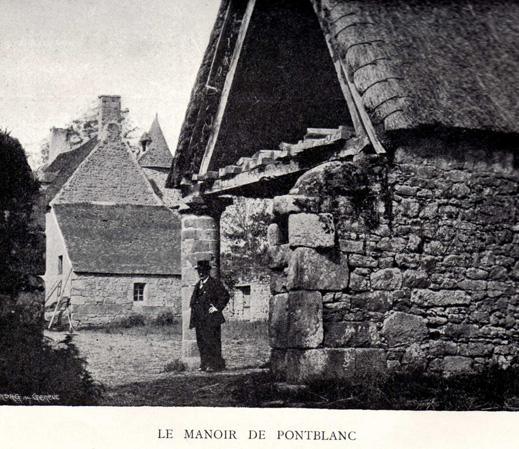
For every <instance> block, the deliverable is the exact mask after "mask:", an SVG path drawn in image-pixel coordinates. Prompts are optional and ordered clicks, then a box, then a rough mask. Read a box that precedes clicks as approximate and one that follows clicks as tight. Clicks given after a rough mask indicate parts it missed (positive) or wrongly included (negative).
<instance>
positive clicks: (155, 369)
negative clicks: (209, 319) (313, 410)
mask: <svg viewBox="0 0 519 449" xmlns="http://www.w3.org/2000/svg"><path fill="white" fill-rule="evenodd" d="M46 335H47V336H48V337H49V338H52V339H53V340H54V341H56V342H59V341H61V340H63V339H64V338H65V336H66V332H55V331H47V332H46ZM73 343H74V344H75V345H76V347H77V348H78V350H79V352H80V355H81V357H83V358H84V359H85V360H86V362H87V369H88V370H89V372H90V373H91V375H92V377H93V378H94V379H95V380H96V381H98V382H100V383H102V384H103V385H104V387H105V389H106V393H105V397H104V400H103V405H204V404H205V402H204V400H205V399H207V393H208V394H209V396H215V395H217V394H218V391H217V390H218V385H221V384H222V382H223V383H225V382H227V381H228V380H232V379H236V377H237V376H243V375H248V374H250V373H254V372H260V371H261V367H262V366H264V365H265V364H266V363H267V362H268V359H269V356H270V347H269V344H268V336H267V326H266V323H248V324H246V323H226V324H225V325H224V326H223V327H222V346H223V348H222V349H223V354H224V357H225V359H226V362H227V370H226V371H225V372H224V373H215V374H205V373H199V372H197V371H177V370H176V369H174V367H175V365H176V364H177V363H178V361H179V360H180V358H181V344H182V343H181V330H180V326H179V325H170V326H142V327H133V328H129V329H125V328H109V329H102V330H100V329H97V330H92V329H90V330H89V329H85V330H79V331H78V332H77V333H76V334H75V335H74V336H73ZM172 367H173V368H172ZM218 379H219V380H218ZM224 380H225V382H224ZM166 384H167V385H169V387H168V388H169V389H170V390H171V388H173V390H174V391H175V393H174V394H173V390H171V391H170V393H171V394H167V392H166V394H165V392H164V386H165V385H166ZM215 385H216V386H215ZM178 391H182V392H183V396H182V397H179V396H178ZM204 398H205V399H204ZM179 401H180V403H179ZM200 401H201V402H200Z"/></svg>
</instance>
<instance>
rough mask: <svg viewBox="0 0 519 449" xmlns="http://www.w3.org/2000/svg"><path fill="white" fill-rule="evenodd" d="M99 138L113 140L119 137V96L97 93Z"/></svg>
mask: <svg viewBox="0 0 519 449" xmlns="http://www.w3.org/2000/svg"><path fill="white" fill-rule="evenodd" d="M98 120H99V140H109V141H115V140H119V139H120V137H121V121H122V117H121V97H120V96H119V95H99V119H98Z"/></svg>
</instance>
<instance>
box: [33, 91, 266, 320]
mask: <svg viewBox="0 0 519 449" xmlns="http://www.w3.org/2000/svg"><path fill="white" fill-rule="evenodd" d="M124 117H125V114H124V111H121V99H120V97H118V96H101V97H99V105H98V117H97V118H96V119H95V120H90V118H89V119H86V121H85V123H84V124H83V125H82V126H83V128H87V132H86V133H82V134H84V135H83V136H82V137H81V136H80V135H79V134H78V132H76V130H73V129H61V128H52V129H51V137H50V139H49V141H50V142H49V143H50V144H49V160H48V162H47V163H46V165H45V166H44V167H42V168H41V169H40V170H39V172H38V176H39V178H40V181H41V184H42V189H43V191H44V196H45V204H46V210H47V211H46V214H45V215H46V217H45V229H46V232H45V233H46V272H45V285H46V304H47V305H50V306H51V307H49V309H50V311H51V312H50V313H49V314H48V317H49V319H51V317H52V315H53V310H54V307H52V306H53V305H54V304H56V303H57V302H59V304H60V307H59V309H60V310H64V309H67V308H68V311H69V312H71V313H72V318H73V322H74V323H77V322H80V323H81V324H83V325H84V324H95V325H101V324H107V323H111V322H114V321H118V320H121V319H124V318H128V317H131V316H132V315H136V314H138V315H145V316H148V317H152V318H153V317H157V316H158V315H160V314H163V313H167V314H168V315H170V316H171V315H173V316H174V317H178V319H180V317H181V298H180V288H181V281H180V279H181V267H180V218H179V214H178V212H177V211H176V209H178V208H179V206H180V204H181V203H180V201H179V195H178V192H175V191H174V190H171V189H166V188H165V183H166V178H167V176H168V173H169V170H170V168H171V163H172V155H171V152H170V150H169V148H168V145H167V142H166V140H165V138H164V135H163V133H162V130H161V128H160V124H159V122H158V118H157V117H156V118H155V120H154V121H153V124H152V125H151V128H150V130H149V131H148V132H145V133H144V134H143V135H142V137H141V138H140V142H139V143H140V150H139V151H138V152H137V151H135V149H133V150H134V151H132V148H130V147H129V145H128V144H127V141H125V139H124V137H125V136H124V125H125V123H124V120H125V118H124ZM96 126H97V133H96V132H95V131H96V130H95V127H96ZM89 137H91V138H89ZM81 139H82V141H81ZM229 219H230V220H232V216H231V217H230V218H229ZM233 293H234V294H233V298H232V300H231V302H230V304H229V306H228V308H227V310H226V317H227V319H230V320H239V321H265V320H266V318H267V314H268V298H269V292H268V283H267V284H265V282H263V280H261V279H257V277H254V276H248V275H246V274H245V275H242V276H241V277H240V282H238V283H237V284H236V285H235V287H234V291H233Z"/></svg>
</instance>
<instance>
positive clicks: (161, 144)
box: [139, 114, 173, 168]
mask: <svg viewBox="0 0 519 449" xmlns="http://www.w3.org/2000/svg"><path fill="white" fill-rule="evenodd" d="M147 137H148V138H150V139H151V142H150V143H149V144H148V147H147V149H146V151H145V152H144V153H143V154H142V156H141V157H140V158H139V164H140V165H141V166H142V167H159V168H170V167H171V161H172V160H173V156H172V155H171V151H169V147H168V144H167V143H166V139H165V138H164V134H163V133H162V129H161V128H160V124H159V116H158V114H157V115H156V116H155V120H153V124H152V125H151V128H150V130H149V132H148V136H147Z"/></svg>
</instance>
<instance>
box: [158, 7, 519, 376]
mask: <svg viewBox="0 0 519 449" xmlns="http://www.w3.org/2000/svg"><path fill="white" fill-rule="evenodd" d="M518 20H519V6H518V5H517V4H516V3H515V2H508V1H498V2H491V3H482V2H479V3H478V2H476V3H471V4H467V3H460V2H454V1H452V2H451V1H445V2H439V3H437V2H417V1H412V0H394V1H388V2H386V1H377V0H373V1H367V2H360V1H346V0H311V1H310V0H308V1H295V0H286V1H279V2H271V1H267V0H248V1H236V0H227V1H223V2H222V6H221V10H220V13H219V15H218V17H217V20H216V24H215V27H214V30H213V34H212V37H211V39H210V43H209V46H208V48H207V51H206V54H205V57H204V60H203V64H202V67H201V68H200V71H199V75H198V79H197V82H196V84H195V86H194V88H193V93H192V98H191V103H190V105H189V108H188V111H187V113H186V120H185V122H184V126H183V128H182V132H181V136H180V140H179V145H178V148H177V152H176V154H175V157H174V160H173V166H172V170H171V173H170V176H169V179H168V186H169V187H171V188H178V189H180V190H181V191H182V193H183V200H184V201H185V203H186V204H187V205H188V206H189V209H184V210H183V211H182V213H183V216H182V229H183V231H182V267H183V276H182V284H183V309H184V312H183V314H184V319H186V318H187V316H188V312H189V310H188V302H187V298H188V297H189V294H190V291H191V289H192V286H193V277H192V276H191V271H192V270H193V268H192V267H193V260H194V258H195V257H194V256H195V255H197V256H198V255H199V254H202V253H206V254H207V255H213V256H214V259H215V262H216V263H215V272H217V271H218V248H219V247H218V241H219V236H218V228H219V226H218V220H219V216H220V214H221V212H222V210H224V209H225V207H226V206H227V204H228V199H227V198H228V197H229V195H243V196H249V197H270V198H273V200H274V206H273V207H274V215H275V220H274V223H272V225H271V227H270V228H269V243H270V245H271V250H270V253H271V265H270V266H271V268H272V275H271V279H272V282H271V291H272V297H271V302H270V311H269V315H270V316H269V333H270V342H271V346H272V359H271V362H272V369H273V371H274V373H275V374H276V375H278V376H279V377H280V378H284V379H288V380H289V381H293V382H299V381H306V380H308V379H311V378H346V377H350V376H353V375H367V374H377V373H380V372H388V371H391V370H394V369H410V368H413V369H415V368H416V369H419V370H422V371H425V372H431V373H442V374H444V375H449V374H453V373H466V372H474V371H479V370H482V369H483V368H484V367H486V366H489V365H491V364H493V363H497V364H499V365H500V366H502V367H507V366H510V365H511V364H517V363H518V358H517V356H518V355H519V346H518V343H519V322H518V320H517V319H518V318H519V296H518V291H519V216H518V212H517V211H518V206H519V196H518V194H519V169H518V150H519V127H518V123H519V93H518V90H517V81H518V79H517V73H518V71H517V68H518V67H517V61H518V59H517V48H516V45H515V43H516V42H517V41H518V39H519V31H518V29H517V26H516V23H517V21H518ZM298 140H299V141H298ZM285 142H292V143H285ZM293 142H297V143H293ZM194 231H196V232H194ZM195 248H196V250H195ZM193 353H194V344H193V336H192V335H191V334H190V333H189V331H188V330H187V329H184V357H185V359H186V360H187V361H189V360H191V358H192V356H193Z"/></svg>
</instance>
